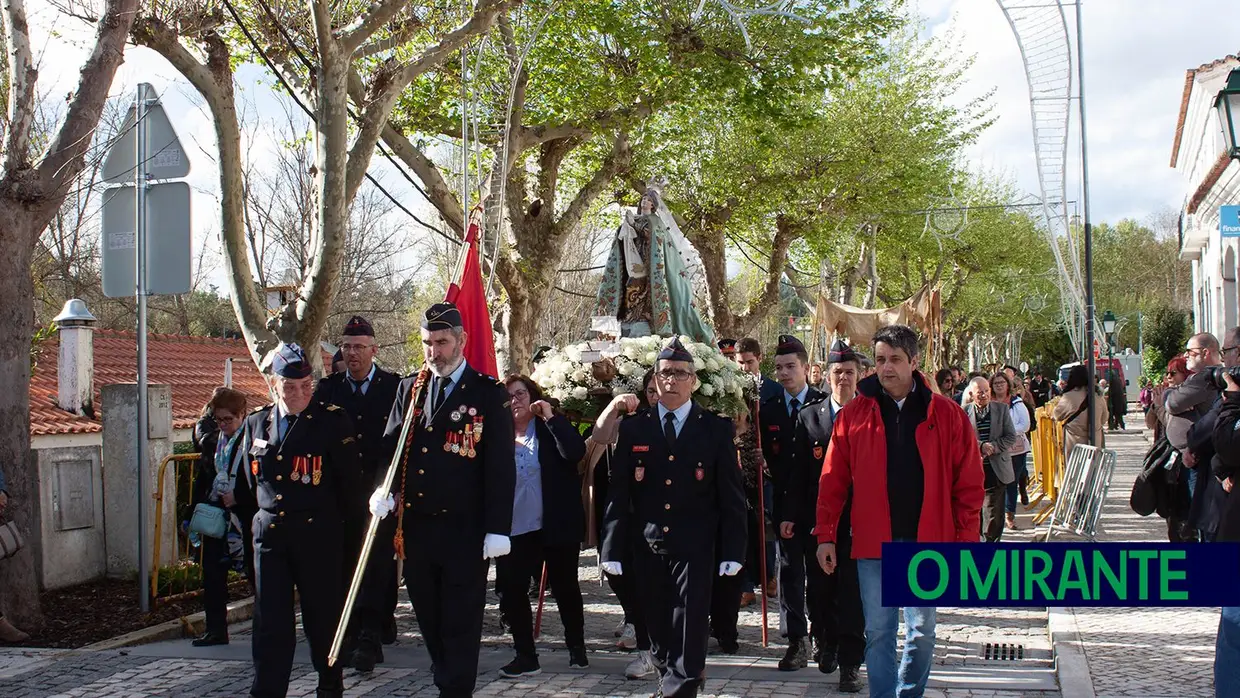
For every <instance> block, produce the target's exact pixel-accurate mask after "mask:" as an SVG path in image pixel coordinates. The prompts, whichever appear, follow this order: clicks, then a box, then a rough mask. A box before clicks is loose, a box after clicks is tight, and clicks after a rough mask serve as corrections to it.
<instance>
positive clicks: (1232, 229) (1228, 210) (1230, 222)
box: [1218, 206, 1240, 238]
mask: <svg viewBox="0 0 1240 698" xmlns="http://www.w3.org/2000/svg"><path fill="white" fill-rule="evenodd" d="M1218 228H1219V233H1220V234H1221V235H1222V236H1223V237H1225V238H1240V206H1219V207H1218Z"/></svg>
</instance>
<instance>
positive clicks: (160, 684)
mask: <svg viewBox="0 0 1240 698" xmlns="http://www.w3.org/2000/svg"><path fill="white" fill-rule="evenodd" d="M579 576H580V578H581V581H582V588H583V591H584V593H585V596H586V604H587V606H586V608H587V612H586V618H587V623H586V636H587V638H588V644H589V649H590V667H589V669H588V670H577V669H569V668H568V657H567V652H566V651H565V648H564V642H563V636H562V632H561V627H560V622H559V617H558V614H557V612H556V610H555V604H554V601H553V600H549V601H548V604H547V613H546V616H545V618H544V625H543V627H544V629H545V632H544V635H543V637H542V638H541V640H540V643H539V644H540V653H541V657H540V658H541V660H542V666H543V673H542V675H540V676H537V677H533V678H531V679H527V680H522V681H508V680H504V679H500V678H498V675H497V671H498V669H499V667H500V666H502V665H503V664H505V663H506V662H507V661H508V660H509V659H511V650H510V644H509V639H508V638H507V637H506V636H504V635H503V634H501V633H500V632H499V624H498V607H497V605H496V603H495V599H494V597H493V596H492V597H491V598H490V599H489V601H490V603H489V604H488V610H487V616H486V619H487V620H486V627H485V629H484V635H485V637H484V645H485V646H484V650H483V655H482V660H481V666H480V676H479V682H478V692H477V695H479V696H618V697H626V698H627V697H629V696H649V695H650V694H651V693H652V692H653V691H654V689H655V683H654V682H653V681H626V680H625V679H624V677H623V668H624V665H625V664H626V663H627V662H628V661H629V660H630V659H631V658H632V656H633V655H631V654H629V653H625V652H622V651H619V650H616V649H615V648H614V646H613V645H614V642H615V640H614V637H613V636H612V629H613V628H614V627H615V626H616V624H617V623H618V622H619V620H620V619H621V613H620V608H619V606H618V605H617V604H616V602H615V599H614V598H613V597H612V596H611V594H610V593H609V592H608V590H607V589H606V587H601V586H600V585H599V584H598V575H597V570H596V567H595V561H594V558H593V556H590V555H583V556H582V565H581V568H580V575H579ZM777 609H778V607H777V605H775V603H774V601H773V600H772V607H771V612H770V619H771V630H770V639H771V644H770V647H767V648H763V647H762V644H761V631H760V627H761V613H760V606H759V605H758V604H754V605H753V606H751V607H749V608H747V609H743V610H742V613H741V618H740V632H741V653H740V654H739V655H735V656H727V655H723V654H719V653H717V652H714V651H712V655H711V657H710V661H709V666H708V668H707V677H708V679H707V682H706V687H705V691H704V693H705V694H706V695H708V696H736V697H738V698H740V697H754V698H792V697H794V696H839V695H844V694H840V693H838V692H837V691H836V686H837V681H838V675H836V674H833V675H830V676H827V675H823V674H820V673H819V672H818V671H817V670H816V668H814V667H811V668H809V669H807V670H802V671H800V672H795V673H783V672H779V671H778V670H777V669H776V668H775V664H776V662H777V661H778V659H779V657H780V656H782V654H783V651H784V648H785V644H784V643H783V640H782V638H781V637H780V633H779V619H778V610H777ZM1046 624H1047V617H1046V612H1045V611H1044V610H1040V609H1006V610H991V609H950V608H944V609H940V612H939V627H938V636H939V642H938V647H937V651H936V667H935V670H934V673H933V675H932V677H931V686H932V690H931V691H930V692H929V693H928V695H931V696H943V697H946V698H964V697H985V696H1026V697H1029V698H1059V696H1060V693H1059V691H1058V686H1057V684H1056V680H1055V675H1054V670H1053V669H1052V668H1051V662H1050V645H1049V642H1048V640H1047V630H1046ZM398 625H399V630H400V638H399V641H398V643H397V644H396V645H394V646H390V647H388V648H387V649H386V655H387V662H386V663H385V664H383V665H381V666H380V668H379V669H378V670H376V671H375V672H374V673H373V674H372V675H370V676H368V677H362V676H360V675H357V674H356V673H355V672H352V671H349V672H347V674H346V685H347V687H348V692H347V693H346V695H349V696H368V697H369V696H373V697H376V698H378V697H381V696H434V695H437V691H436V690H435V689H434V687H433V685H432V684H431V677H430V675H429V673H428V668H429V660H428V659H427V657H426V653H425V650H424V649H423V648H422V643H421V638H420V637H419V635H418V632H417V625H416V623H415V622H414V619H413V617H412V610H411V608H410V606H409V604H408V602H407V601H406V600H405V598H404V596H403V592H402V598H401V604H400V608H399V611H398ZM231 635H232V640H233V641H232V644H231V645H229V646H227V647H213V648H202V649H195V648H193V647H191V646H190V644H189V642H188V641H187V640H178V641H172V642H164V643H157V644H153V645H146V646H142V647H135V648H132V649H129V650H123V651H106V652H79V651H49V650H41V651H30V650H9V651H7V652H0V696H4V697H5V698H49V697H51V696H57V697H59V696H87V697H92V698H93V697H95V696H98V697H100V698H103V697H107V698H112V697H119V696H134V697H137V696H186V697H190V696H193V697H195V698H197V697H203V698H215V697H221V698H222V697H224V696H239V695H245V694H246V691H247V689H248V687H249V682H250V678H251V676H252V670H251V665H250V661H249V653H250V645H249V640H250V627H249V623H248V622H247V623H239V624H236V625H234V626H233V627H232V628H231ZM987 642H990V643H1009V644H1022V645H1024V646H1025V648H1026V655H1025V656H1026V659H1025V660H1023V661H1019V662H1010V661H1009V662H1002V661H994V660H986V659H984V658H983V655H982V650H983V648H984V645H985V643H987ZM863 674H864V672H863ZM314 684H315V675H314V673H313V670H312V668H311V667H310V665H309V656H308V651H307V648H306V646H305V644H304V642H303V643H302V644H301V645H299V647H298V651H297V658H296V664H295V667H294V681H293V685H292V687H291V690H290V693H289V695H290V696H301V695H313V694H314Z"/></svg>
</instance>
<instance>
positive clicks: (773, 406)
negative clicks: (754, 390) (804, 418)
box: [758, 385, 825, 524]
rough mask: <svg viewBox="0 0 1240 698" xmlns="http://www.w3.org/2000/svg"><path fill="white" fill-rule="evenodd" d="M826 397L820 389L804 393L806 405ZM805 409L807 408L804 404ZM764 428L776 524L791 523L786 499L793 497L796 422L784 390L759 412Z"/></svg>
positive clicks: (763, 442) (764, 402) (764, 452)
mask: <svg viewBox="0 0 1240 698" xmlns="http://www.w3.org/2000/svg"><path fill="white" fill-rule="evenodd" d="M823 397H825V396H824V395H823V393H822V391H821V390H819V389H817V388H815V387H814V386H812V385H811V386H809V390H808V392H807V393H806V394H805V402H806V404H809V403H811V402H817V401H818V400H821V399H822V398H823ZM801 409H802V410H804V409H805V405H801ZM758 417H759V419H758V422H759V426H760V427H761V439H762V456H763V458H765V459H766V467H767V469H768V470H769V471H770V473H771V484H772V485H773V486H774V488H775V501H774V503H773V504H774V509H773V512H774V517H775V523H776V524H779V522H781V521H792V520H793V519H791V518H789V516H788V514H787V513H786V512H785V509H786V508H787V506H788V505H787V500H788V498H789V497H790V496H792V495H793V483H792V474H791V470H792V448H793V443H792V440H793V434H794V432H795V431H796V422H795V421H793V419H792V416H791V415H789V414H788V403H787V402H785V401H784V389H783V387H782V386H781V387H780V389H779V393H778V394H776V395H773V396H771V397H768V398H767V399H765V400H763V401H762V407H761V408H760V411H759V413H758Z"/></svg>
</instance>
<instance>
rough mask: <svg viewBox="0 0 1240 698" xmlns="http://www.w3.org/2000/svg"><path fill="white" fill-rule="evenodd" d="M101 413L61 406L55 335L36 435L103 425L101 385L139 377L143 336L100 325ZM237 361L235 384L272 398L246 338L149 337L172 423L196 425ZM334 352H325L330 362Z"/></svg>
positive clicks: (33, 396) (38, 396)
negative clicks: (228, 365)
mask: <svg viewBox="0 0 1240 698" xmlns="http://www.w3.org/2000/svg"><path fill="white" fill-rule="evenodd" d="M94 345H95V350H94V351H95V398H94V405H95V416H96V417H97V419H89V418H87V417H80V416H77V415H74V414H70V413H69V412H66V411H64V410H62V409H60V408H59V407H58V406H57V405H56V398H57V355H58V352H59V337H58V336H57V335H53V336H52V337H51V338H50V339H48V340H47V341H45V342H44V343H43V344H42V346H41V347H40V351H39V358H38V363H37V364H36V365H35V369H34V374H33V375H32V376H31V379H30V434H31V435H32V436H37V435H48V434H85V433H90V432H97V431H101V430H102V429H103V425H102V424H101V423H100V421H99V419H98V418H99V417H101V416H102V415H101V410H100V408H101V405H102V401H101V400H100V397H99V387H100V386H103V385H111V384H114V383H133V382H135V381H137V357H138V341H137V335H136V334H135V333H133V332H118V331H115V330H96V331H95V337H94ZM229 358H231V359H232V360H233V372H232V376H233V387H234V388H236V389H238V390H240V391H242V392H243V393H245V394H246V396H247V397H248V398H249V404H250V406H251V407H255V406H258V405H264V404H266V403H267V401H268V394H267V384H266V381H264V379H263V376H262V374H261V373H259V371H258V369H257V368H256V367H255V366H254V362H253V361H251V359H250V352H249V349H247V348H246V345H245V341H243V340H240V339H216V338H212V337H186V336H181V335H161V334H153V335H150V337H149V339H148V340H147V371H148V380H149V381H150V382H151V383H152V384H156V383H166V384H169V385H171V386H172V426H173V428H174V429H186V428H190V427H192V426H193V425H194V423H195V422H196V421H197V419H198V415H199V414H200V413H201V412H202V406H203V405H205V404H206V403H207V401H208V400H210V399H211V393H212V392H213V391H214V390H215V388H216V387H217V386H220V385H223V384H224V360H225V359H229ZM330 361H331V356H330V355H329V354H324V362H325V363H326V362H330Z"/></svg>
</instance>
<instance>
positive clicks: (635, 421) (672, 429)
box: [602, 339, 745, 697]
mask: <svg viewBox="0 0 1240 698" xmlns="http://www.w3.org/2000/svg"><path fill="white" fill-rule="evenodd" d="M655 367H656V373H655V381H656V383H657V385H658V390H659V404H658V406H656V407H655V408H654V409H652V410H650V411H649V413H647V414H646V415H642V416H635V417H632V418H630V419H626V420H624V421H623V422H621V423H620V435H619V439H618V441H617V444H616V451H615V456H614V458H613V460H612V479H611V485H610V491H609V492H608V501H607V511H606V513H605V514H604V521H603V532H604V538H603V553H602V558H603V564H602V567H603V570H604V571H605V572H607V573H608V574H626V573H627V574H636V575H637V591H638V595H639V597H640V598H641V604H640V605H641V608H642V612H643V613H644V614H645V615H646V624H647V626H648V630H649V633H650V640H651V645H652V649H653V650H654V655H655V663H656V664H657V665H658V668H659V672H660V674H661V680H660V686H659V691H658V692H656V693H655V695H656V696H681V697H683V696H689V697H692V696H696V695H697V691H698V688H699V687H700V686H701V683H702V680H703V672H704V670H705V668H706V643H707V616H708V614H709V611H710V596H711V583H712V581H713V580H714V577H715V575H716V574H724V575H729V576H732V575H735V574H737V573H738V572H740V569H741V563H740V562H738V561H739V560H743V559H744V555H745V494H744V490H743V488H742V485H741V472H740V467H739V466H738V464H737V461H736V449H735V447H734V446H733V445H732V435H733V434H732V420H730V419H727V418H724V417H719V416H716V415H713V414H710V413H709V412H706V411H704V410H703V409H702V408H700V407H698V406H697V405H695V404H694V403H693V401H692V400H691V399H690V398H691V397H692V395H693V389H694V387H695V384H696V382H697V376H696V374H695V373H694V371H693V356H692V355H690V354H689V352H688V351H687V350H686V349H685V348H684V346H682V345H681V343H680V340H679V339H674V340H672V343H671V344H670V345H668V347H667V348H665V349H664V350H663V351H662V352H660V354H659V357H658V361H657V362H656V366H655ZM717 540H718V541H720V545H721V550H722V554H721V557H722V559H723V562H721V563H719V564H717V565H716V560H715V543H716V541H717ZM626 549H628V550H629V551H630V552H631V553H632V559H633V567H634V568H635V569H632V570H627V572H626V570H625V569H624V567H623V565H622V564H621V561H622V560H624V559H625V557H626V555H625V552H626ZM716 570H717V571H716Z"/></svg>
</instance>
